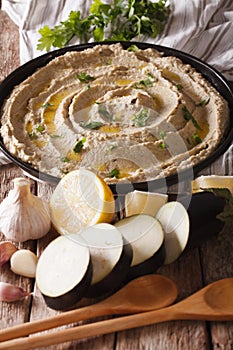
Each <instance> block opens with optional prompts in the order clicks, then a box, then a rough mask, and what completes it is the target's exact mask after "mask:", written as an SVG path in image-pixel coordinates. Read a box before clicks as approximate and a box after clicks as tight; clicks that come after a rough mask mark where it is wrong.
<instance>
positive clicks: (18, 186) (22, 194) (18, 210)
mask: <svg viewBox="0 0 233 350" xmlns="http://www.w3.org/2000/svg"><path fill="white" fill-rule="evenodd" d="M13 183H14V188H13V189H12V190H10V192H9V194H8V196H7V197H6V198H5V199H4V200H3V201H2V203H1V204H0V231H1V232H2V233H3V234H4V235H5V237H7V238H8V239H9V240H12V241H15V242H25V241H27V240H29V239H39V238H41V237H43V236H44V235H46V234H47V233H48V232H49V230H50V227H51V220H50V214H49V204H48V203H47V202H46V201H45V200H43V199H42V198H40V197H38V196H35V195H33V194H32V193H31V191H30V182H29V180H27V179H26V178H21V177H20V178H15V179H14V180H13Z"/></svg>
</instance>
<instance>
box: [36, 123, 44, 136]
mask: <svg viewBox="0 0 233 350" xmlns="http://www.w3.org/2000/svg"><path fill="white" fill-rule="evenodd" d="M36 130H37V131H39V132H40V133H41V134H42V132H43V131H44V130H45V127H44V125H38V126H37V128H36Z"/></svg>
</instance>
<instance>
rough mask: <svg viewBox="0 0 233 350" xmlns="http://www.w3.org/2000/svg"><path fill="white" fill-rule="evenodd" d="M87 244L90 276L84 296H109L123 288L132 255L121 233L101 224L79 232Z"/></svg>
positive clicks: (108, 225)
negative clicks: (108, 294) (91, 271)
mask: <svg viewBox="0 0 233 350" xmlns="http://www.w3.org/2000/svg"><path fill="white" fill-rule="evenodd" d="M81 235H82V237H83V238H84V239H85V241H86V242H87V243H88V246H89V250H90V254H91V261H92V266H93V275H92V281H91V286H90V288H89V290H88V292H87V294H86V296H87V297H98V296H101V295H104V294H107V293H112V292H115V291H116V290H118V289H119V288H120V287H122V285H123V283H124V282H125V279H126V276H127V273H128V271H129V269H130V264H131V261H132V257H133V253H132V248H131V246H130V245H129V244H128V243H127V242H126V241H125V240H124V238H123V237H122V235H121V233H120V231H119V230H118V229H117V228H116V227H114V226H113V225H111V224H106V223H101V224H96V225H93V226H90V227H88V228H86V229H85V230H84V231H82V233H81Z"/></svg>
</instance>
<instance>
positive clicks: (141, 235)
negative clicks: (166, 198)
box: [115, 214, 165, 280]
mask: <svg viewBox="0 0 233 350" xmlns="http://www.w3.org/2000/svg"><path fill="white" fill-rule="evenodd" d="M115 227H117V228H118V230H119V231H120V232H121V234H122V235H123V237H125V239H126V240H127V241H128V242H129V243H130V245H131V246H132V249H133V260H132V263H131V268H130V271H129V273H128V276H127V279H128V280H130V279H132V278H136V277H138V276H141V275H145V274H149V273H154V272H155V271H156V270H157V269H158V267H159V266H161V265H162V264H163V262H164V259H165V249H164V232H163V229H162V226H161V225H160V223H159V222H158V220H156V219H155V218H153V217H152V216H150V215H146V214H139V215H133V216H130V217H127V218H124V219H122V220H120V221H118V222H117V223H116V224H115Z"/></svg>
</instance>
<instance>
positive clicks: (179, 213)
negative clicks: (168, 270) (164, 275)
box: [156, 201, 190, 265]
mask: <svg viewBox="0 0 233 350" xmlns="http://www.w3.org/2000/svg"><path fill="white" fill-rule="evenodd" d="M156 218H157V219H158V220H159V222H160V223H161V225H162V227H163V230H164V233H165V255H166V256H165V261H164V264H165V265H167V264H171V263H172V262H174V261H175V260H176V259H178V257H179V256H180V255H181V254H182V252H183V251H184V249H185V247H186V245H187V242H188V238H189V230H190V221H189V215H188V212H187V210H186V209H185V207H184V206H183V205H182V204H181V203H179V202H175V201H172V202H168V203H166V204H164V205H163V206H162V207H161V208H160V209H159V211H158V213H157V215H156Z"/></svg>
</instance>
